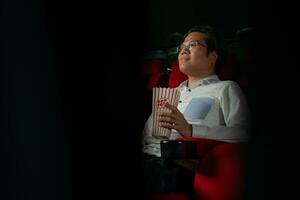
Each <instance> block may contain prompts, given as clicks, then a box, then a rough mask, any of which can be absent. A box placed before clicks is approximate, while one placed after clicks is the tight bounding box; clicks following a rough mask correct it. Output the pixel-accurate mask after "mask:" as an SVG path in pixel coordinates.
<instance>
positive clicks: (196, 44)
mask: <svg viewBox="0 0 300 200" xmlns="http://www.w3.org/2000/svg"><path fill="white" fill-rule="evenodd" d="M197 46H202V47H205V48H206V47H207V45H206V44H205V43H203V42H200V41H198V40H195V41H192V42H190V43H189V44H188V45H185V44H183V43H182V44H181V45H180V46H178V47H177V53H180V52H181V51H182V50H183V49H186V50H188V51H189V52H191V50H192V49H193V48H194V47H197Z"/></svg>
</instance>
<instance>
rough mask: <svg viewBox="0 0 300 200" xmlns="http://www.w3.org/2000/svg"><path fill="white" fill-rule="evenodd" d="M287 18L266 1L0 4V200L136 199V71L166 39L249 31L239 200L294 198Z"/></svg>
mask: <svg viewBox="0 0 300 200" xmlns="http://www.w3.org/2000/svg"><path fill="white" fill-rule="evenodd" d="M297 17H298V11H297V10H296V6H294V5H292V4H291V3H290V2H284V3H283V4H278V5H277V4H275V3H273V2H270V1H264V2H257V1H246V0H243V1H233V0H232V1H209V0H205V1H195V0H189V1H184V2H182V1H163V2H161V1H158V0H153V1H144V2H141V3H136V2H133V1H126V2H123V1H111V2H106V3H105V5H104V4H102V3H95V2H89V1H84V2H83V1H82V2H76V1H67V0H64V1H46V0H44V1H38V0H31V1H21V0H4V1H2V4H1V44H2V45H1V46H2V48H1V72H0V74H1V88H0V90H1V109H0V110H1V111H0V116H1V122H0V124H1V129H0V156H1V157H0V158H1V160H0V166H1V168H0V169H1V171H0V183H1V187H0V188H1V189H0V198H1V199H18V200H19V199H30V200H40V199H43V200H47V199H49V200H50V199H64V200H67V199H89V198H93V199H101V198H104V197H105V196H106V198H107V196H109V199H116V198H117V197H118V198H120V197H122V198H125V197H126V198H132V199H133V198H138V199H141V197H142V195H143V186H142V184H141V175H142V172H141V170H140V165H139V164H140V161H141V159H140V133H141V130H142V127H143V124H144V122H145V119H146V117H147V115H148V113H147V112H145V110H146V108H145V102H146V98H147V96H146V95H145V94H144V88H143V85H142V84H140V83H143V80H142V77H143V76H142V70H141V64H142V60H143V55H144V53H145V52H147V50H149V49H153V48H166V47H168V45H169V43H168V38H169V36H170V34H172V33H174V32H179V33H184V32H185V31H187V30H188V29H189V28H190V27H191V26H193V25H195V24H210V25H213V26H216V27H217V28H219V29H220V30H221V31H222V32H223V34H224V35H225V36H226V37H228V38H230V37H234V35H235V33H236V31H237V30H238V29H240V28H243V27H248V26H251V27H255V32H254V35H253V36H252V38H251V44H252V46H251V51H252V52H253V55H254V58H255V59H254V65H253V68H252V69H251V70H250V72H249V96H248V98H249V103H250V106H251V111H252V115H253V132H252V138H251V141H250V148H249V158H250V159H249V164H248V169H249V176H248V179H247V192H246V197H245V198H246V199H273V198H274V197H279V198H282V199H283V198H284V199H286V198H288V197H292V196H295V195H296V196H298V194H297V190H298V186H297V184H294V183H293V181H295V182H297V181H298V180H299V178H298V175H299V174H298V173H299V172H298V171H299V170H298V169H299V168H298V166H297V165H296V162H298V161H297V159H298V157H299V156H298V154H297V153H296V152H297V151H298V148H297V144H298V141H297V138H298V137H297V133H298V132H299V131H298V130H297V122H298V121H297V120H298V112H297V109H298V105H297V104H298V100H299V99H298V98H297V91H298V90H299V89H298V81H297V80H298V67H299V66H298V65H299V64H298V62H299V61H298V58H299V56H298V44H299V37H298V36H299V35H298V33H299V32H298V31H296V25H297V23H296V20H297Z"/></svg>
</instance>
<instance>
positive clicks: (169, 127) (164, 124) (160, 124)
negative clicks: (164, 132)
mask: <svg viewBox="0 0 300 200" xmlns="http://www.w3.org/2000/svg"><path fill="white" fill-rule="evenodd" d="M159 126H160V127H162V128H167V129H174V128H173V127H174V125H173V124H170V123H159Z"/></svg>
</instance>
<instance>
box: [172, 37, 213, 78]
mask: <svg viewBox="0 0 300 200" xmlns="http://www.w3.org/2000/svg"><path fill="white" fill-rule="evenodd" d="M216 58H217V54H216V52H215V51H213V52H210V53H209V54H208V55H207V46H206V43H205V35H204V34H203V33H200V32H192V33H190V34H189V35H188V36H187V37H186V38H185V40H184V41H183V43H182V45H181V50H180V52H179V55H178V62H179V69H180V70H181V71H182V72H183V73H184V74H186V75H188V76H201V74H204V73H207V72H208V71H210V70H213V69H214V64H215V62H216Z"/></svg>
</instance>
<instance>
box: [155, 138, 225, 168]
mask: <svg viewBox="0 0 300 200" xmlns="http://www.w3.org/2000/svg"><path fill="white" fill-rule="evenodd" d="M223 143H226V142H222V141H217V140H211V139H204V138H178V139H177V140H162V141H161V143H160V146H161V156H162V158H164V159H167V160H173V161H174V162H175V163H176V164H177V165H179V166H181V167H184V168H186V169H188V170H191V171H193V172H195V171H197V169H198V167H199V163H200V161H201V159H202V158H203V157H205V155H206V154H207V153H208V152H210V151H211V150H212V149H213V148H214V147H216V146H218V145H220V144H223Z"/></svg>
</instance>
